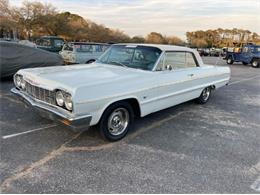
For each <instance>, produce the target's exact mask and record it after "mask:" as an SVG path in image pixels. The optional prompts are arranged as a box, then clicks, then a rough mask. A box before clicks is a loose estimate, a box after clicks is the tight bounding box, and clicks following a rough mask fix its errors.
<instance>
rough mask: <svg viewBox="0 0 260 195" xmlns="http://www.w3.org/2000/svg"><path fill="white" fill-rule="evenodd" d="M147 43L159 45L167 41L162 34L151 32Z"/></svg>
mask: <svg viewBox="0 0 260 195" xmlns="http://www.w3.org/2000/svg"><path fill="white" fill-rule="evenodd" d="M146 42H147V43H156V44H159V43H165V39H164V38H163V36H162V35H161V34H160V33H157V32H151V33H150V34H148V35H147V37H146Z"/></svg>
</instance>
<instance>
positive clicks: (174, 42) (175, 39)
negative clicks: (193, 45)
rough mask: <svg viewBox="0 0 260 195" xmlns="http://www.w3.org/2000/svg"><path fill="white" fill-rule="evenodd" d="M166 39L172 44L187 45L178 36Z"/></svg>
mask: <svg viewBox="0 0 260 195" xmlns="http://www.w3.org/2000/svg"><path fill="white" fill-rule="evenodd" d="M165 40H166V42H167V44H170V45H181V46H183V45H185V42H184V41H183V40H181V39H180V38H179V37H176V36H170V37H165Z"/></svg>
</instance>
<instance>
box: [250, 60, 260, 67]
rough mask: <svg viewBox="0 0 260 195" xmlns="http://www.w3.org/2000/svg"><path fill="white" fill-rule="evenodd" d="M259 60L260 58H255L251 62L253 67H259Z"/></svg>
mask: <svg viewBox="0 0 260 195" xmlns="http://www.w3.org/2000/svg"><path fill="white" fill-rule="evenodd" d="M259 61H260V60H257V59H253V61H252V64H251V65H252V67H253V68H258V67H259ZM254 62H255V63H256V65H254Z"/></svg>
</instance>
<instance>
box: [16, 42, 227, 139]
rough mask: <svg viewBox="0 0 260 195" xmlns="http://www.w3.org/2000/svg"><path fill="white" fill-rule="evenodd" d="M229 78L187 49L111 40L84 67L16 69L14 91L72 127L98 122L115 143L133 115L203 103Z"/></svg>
mask: <svg viewBox="0 0 260 195" xmlns="http://www.w3.org/2000/svg"><path fill="white" fill-rule="evenodd" d="M229 79H230V69H229V67H217V66H211V65H205V64H203V62H202V59H201V57H200V56H199V54H198V52H197V51H195V50H193V49H190V48H186V47H178V46H171V45H155V44H115V45H112V46H111V47H110V48H109V49H108V50H107V51H106V52H105V53H104V54H103V55H102V56H101V57H100V58H99V59H98V60H97V61H96V62H94V63H92V64H90V65H88V66H86V65H74V66H59V67H50V68H34V69H25V70H20V71H18V72H17V73H16V75H15V77H14V83H15V86H16V88H13V89H12V92H13V93H15V94H17V95H18V96H20V97H21V98H22V99H23V100H27V101H28V102H29V103H30V104H31V105H32V106H33V107H35V108H36V109H37V110H38V111H39V112H40V113H43V114H44V115H45V116H47V117H49V118H51V119H56V120H57V121H60V122H62V123H63V124H66V125H68V126H70V127H73V128H86V127H88V126H93V125H96V124H98V126H99V130H100V132H101V135H103V136H104V137H105V138H106V139H108V140H110V141H116V140H119V139H121V138H123V137H124V136H125V135H126V134H127V132H128V131H129V130H130V129H131V126H132V125H133V123H134V116H137V117H138V116H140V117H143V116H146V115H148V114H150V113H153V112H157V111H159V110H162V109H165V108H168V107H171V106H174V105H177V104H180V103H182V102H186V101H189V100H192V99H196V101H197V102H198V103H201V104H204V103H206V102H207V101H208V100H209V98H210V96H211V93H212V91H213V90H215V89H218V88H220V87H222V86H224V85H226V84H227V83H228V82H229ZM223 95H224V94H223Z"/></svg>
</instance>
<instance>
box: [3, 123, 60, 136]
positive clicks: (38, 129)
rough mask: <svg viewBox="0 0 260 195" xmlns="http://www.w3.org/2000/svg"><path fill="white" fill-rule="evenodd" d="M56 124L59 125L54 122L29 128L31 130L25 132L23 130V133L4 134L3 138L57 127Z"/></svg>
mask: <svg viewBox="0 0 260 195" xmlns="http://www.w3.org/2000/svg"><path fill="white" fill-rule="evenodd" d="M56 126H58V125H57V124H53V125H48V126H45V127H40V128H37V129H32V130H29V131H24V132H21V133H15V134H11V135H4V136H2V139H8V138H12V137H16V136H19V135H24V134H28V133H31V132H35V131H40V130H44V129H48V128H51V127H56Z"/></svg>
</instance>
